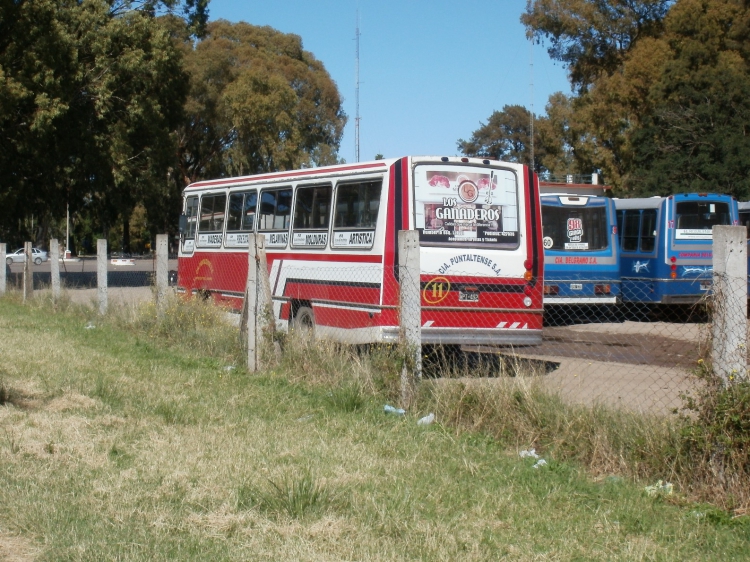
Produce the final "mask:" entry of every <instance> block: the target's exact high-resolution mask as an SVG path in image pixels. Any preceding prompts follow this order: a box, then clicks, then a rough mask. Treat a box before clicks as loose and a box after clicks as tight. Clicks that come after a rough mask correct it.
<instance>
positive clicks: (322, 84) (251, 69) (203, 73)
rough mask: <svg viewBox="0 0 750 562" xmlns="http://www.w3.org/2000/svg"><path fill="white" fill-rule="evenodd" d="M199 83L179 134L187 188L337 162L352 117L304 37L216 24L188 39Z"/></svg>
mask: <svg viewBox="0 0 750 562" xmlns="http://www.w3.org/2000/svg"><path fill="white" fill-rule="evenodd" d="M181 45H182V49H183V52H184V55H185V61H186V69H187V70H188V72H189V74H190V76H191V86H190V95H189V98H188V101H187V104H186V111H187V113H188V120H187V121H186V123H185V124H184V125H183V126H182V127H180V129H179V143H180V144H179V166H180V173H181V176H182V177H181V179H182V181H183V182H184V183H185V184H187V183H189V182H191V181H195V180H197V179H202V178H206V177H216V176H220V175H240V174H251V173H256V172H263V171H272V170H283V169H291V168H299V167H300V166H302V165H318V164H327V163H333V162H335V161H336V154H337V152H338V148H339V145H340V142H341V137H342V135H343V128H344V124H345V123H346V115H345V114H344V112H343V109H342V101H341V97H340V95H339V92H338V90H337V88H336V84H335V83H334V82H333V80H331V78H330V76H329V74H328V72H326V70H325V68H324V67H323V65H322V64H321V63H320V62H319V61H318V60H316V59H315V57H314V56H313V55H312V54H311V53H309V52H307V51H305V50H304V49H303V48H302V40H301V39H300V37H299V36H297V35H290V34H284V33H280V32H278V31H276V30H274V29H272V28H270V27H257V26H253V25H249V24H247V23H238V24H231V23H229V22H227V21H223V20H220V21H216V22H212V23H210V24H209V25H208V27H207V33H206V36H205V37H204V38H203V39H202V40H201V41H199V42H197V43H194V42H193V41H192V40H191V39H190V38H189V37H187V36H186V35H183V36H182V37H181Z"/></svg>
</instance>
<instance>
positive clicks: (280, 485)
mask: <svg viewBox="0 0 750 562" xmlns="http://www.w3.org/2000/svg"><path fill="white" fill-rule="evenodd" d="M334 499H335V498H334V495H333V494H332V493H331V492H330V491H329V490H328V489H327V488H326V486H325V485H324V484H323V483H321V482H320V481H318V479H317V478H315V476H314V475H313V474H312V472H311V471H310V470H309V469H307V470H304V471H302V473H301V474H294V475H289V474H287V475H285V476H283V477H282V478H280V479H278V480H277V481H275V480H271V479H269V480H268V481H267V484H266V485H265V486H256V485H253V484H242V485H241V486H239V487H238V489H237V509H239V510H245V509H252V508H257V509H259V510H260V511H261V512H264V513H266V514H269V515H273V516H277V517H278V516H288V517H291V518H293V519H302V518H303V517H305V516H308V515H314V514H319V513H321V512H322V511H324V510H325V509H326V508H328V507H329V506H330V505H331V504H332V502H333V501H334Z"/></svg>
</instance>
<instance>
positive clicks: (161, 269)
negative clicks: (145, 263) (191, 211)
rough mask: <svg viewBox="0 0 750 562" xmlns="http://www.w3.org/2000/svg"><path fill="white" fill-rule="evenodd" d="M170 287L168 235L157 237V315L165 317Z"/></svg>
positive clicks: (158, 235)
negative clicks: (168, 288)
mask: <svg viewBox="0 0 750 562" xmlns="http://www.w3.org/2000/svg"><path fill="white" fill-rule="evenodd" d="M168 285H169V253H168V240H167V235H166V234H157V235H156V314H157V316H158V317H159V318H161V317H163V316H164V311H165V309H166V307H167V287H168Z"/></svg>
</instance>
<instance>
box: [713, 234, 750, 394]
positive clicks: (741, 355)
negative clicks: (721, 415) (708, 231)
mask: <svg viewBox="0 0 750 562" xmlns="http://www.w3.org/2000/svg"><path fill="white" fill-rule="evenodd" d="M713 270H714V295H713V296H714V310H713V349H712V355H711V359H712V362H713V368H714V373H716V374H717V375H718V376H719V377H721V378H722V379H723V381H724V384H725V385H726V384H728V383H730V382H733V381H737V380H744V379H746V378H747V230H746V229H745V227H744V226H714V227H713Z"/></svg>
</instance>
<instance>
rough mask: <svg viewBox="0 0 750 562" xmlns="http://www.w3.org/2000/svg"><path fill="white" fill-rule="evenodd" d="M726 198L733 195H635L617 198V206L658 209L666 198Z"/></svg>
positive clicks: (619, 207) (694, 199) (729, 198)
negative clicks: (629, 197)
mask: <svg viewBox="0 0 750 562" xmlns="http://www.w3.org/2000/svg"><path fill="white" fill-rule="evenodd" d="M708 198H710V199H712V200H716V199H719V200H721V199H724V200H731V199H733V197H732V196H731V195H724V194H721V193H675V194H673V195H669V196H668V197H660V196H658V195H656V196H654V197H634V198H632V199H617V198H616V199H615V207H616V208H618V209H656V208H657V207H659V205H661V202H662V201H664V200H665V199H674V200H675V201H679V200H680V199H682V200H687V201H701V200H704V199H708Z"/></svg>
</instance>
